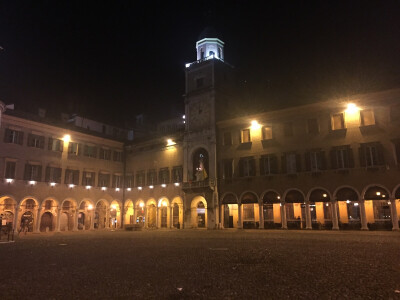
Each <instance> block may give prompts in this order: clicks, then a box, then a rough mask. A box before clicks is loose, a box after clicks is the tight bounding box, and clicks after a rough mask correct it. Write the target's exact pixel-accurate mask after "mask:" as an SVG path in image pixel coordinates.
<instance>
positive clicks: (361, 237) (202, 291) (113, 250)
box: [0, 230, 400, 299]
mask: <svg viewBox="0 0 400 300" xmlns="http://www.w3.org/2000/svg"><path fill="white" fill-rule="evenodd" d="M0 259H1V261H0V274H1V279H0V299H25V298H29V299H39V298H41V299H107V298H108V299H111V298H113V299H115V298H118V299H140V298H143V299H149V298H151V299H154V298H161V299H199V298H203V299H204V298H211V299H239V298H244V299H289V298H290V299H342V298H351V299H355V298H360V299H361V298H362V299H377V298H378V299H379V298H382V299H400V291H399V290H400V233H399V232H357V231H354V232H332V231H331V232H327V231H281V230H276V231H267V230H265V231H264V230H253V231H252V230H249V231H246V230H235V231H230V230H223V231H206V230H204V231H202V230H180V231H178V230H174V231H141V232H126V231H114V232H112V231H102V232H96V231H94V232H85V233H82V232H78V233H61V234H55V235H53V234H36V235H33V234H32V235H27V236H23V237H21V238H19V239H18V238H17V239H16V242H15V243H10V244H0ZM396 290H397V292H396Z"/></svg>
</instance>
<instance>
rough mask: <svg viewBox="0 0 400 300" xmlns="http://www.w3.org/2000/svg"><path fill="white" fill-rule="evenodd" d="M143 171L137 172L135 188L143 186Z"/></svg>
mask: <svg viewBox="0 0 400 300" xmlns="http://www.w3.org/2000/svg"><path fill="white" fill-rule="evenodd" d="M144 179H145V178H144V171H138V172H137V173H136V186H144V184H145V182H144Z"/></svg>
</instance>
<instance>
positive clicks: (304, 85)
mask: <svg viewBox="0 0 400 300" xmlns="http://www.w3.org/2000/svg"><path fill="white" fill-rule="evenodd" d="M399 15H400V2H399V1H393V2H392V1H318V2H312V1H292V2H290V1H277V2H271V1H264V2H261V1H260V2H258V1H224V2H223V1H214V2H210V1H190V2H189V1H184V2H182V3H181V1H179V2H178V1H176V2H175V1H107V2H106V1H92V2H90V1H37V0H35V1H1V2H0V46H2V47H3V48H4V50H3V51H0V99H2V101H4V102H6V103H16V104H17V105H18V106H19V107H20V108H21V107H22V108H29V107H32V106H34V105H39V106H44V107H48V108H53V109H55V108H57V109H59V110H63V111H70V112H78V113H81V114H86V115H90V116H92V117H95V118H96V119H104V118H105V119H107V120H108V121H111V122H113V121H116V120H122V119H127V118H132V117H133V116H134V115H136V114H138V113H141V112H147V113H148V112H151V114H152V115H153V116H155V117H159V118H167V117H170V116H173V115H174V114H177V113H181V112H183V98H182V95H183V93H184V64H185V63H187V62H192V61H194V60H195V57H196V53H195V42H196V40H197V37H198V35H199V34H200V32H201V31H202V29H203V28H204V27H205V26H206V25H212V26H214V27H215V28H216V30H217V31H218V32H220V33H221V35H222V39H223V40H224V41H225V43H226V44H225V60H226V61H227V62H229V63H230V64H232V65H234V66H235V67H236V69H237V70H238V74H240V78H239V79H240V82H241V85H242V87H243V91H244V94H243V97H244V98H245V100H246V102H247V103H252V104H254V106H257V105H259V104H260V103H262V104H263V105H264V106H265V107H277V106H286V105H292V104H299V103H307V102H310V101H318V100H325V99H327V98H330V97H336V96H345V95H348V94H353V93H358V92H364V91H370V90H379V89H382V88H390V87H396V86H397V87H399V86H400V40H399V39H400V21H399V20H400V18H399Z"/></svg>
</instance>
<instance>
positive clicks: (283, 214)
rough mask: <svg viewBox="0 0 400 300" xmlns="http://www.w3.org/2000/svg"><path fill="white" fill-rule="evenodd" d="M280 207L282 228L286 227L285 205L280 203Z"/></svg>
mask: <svg viewBox="0 0 400 300" xmlns="http://www.w3.org/2000/svg"><path fill="white" fill-rule="evenodd" d="M280 208H281V222H282V229H287V220H286V207H285V204H281V206H280Z"/></svg>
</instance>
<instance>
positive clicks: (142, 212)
mask: <svg viewBox="0 0 400 300" xmlns="http://www.w3.org/2000/svg"><path fill="white" fill-rule="evenodd" d="M134 213H135V222H136V223H135V224H139V225H140V226H142V227H144V226H145V223H146V219H147V218H146V204H145V203H144V201H143V200H142V199H139V200H137V201H136V203H135V210H134Z"/></svg>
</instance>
